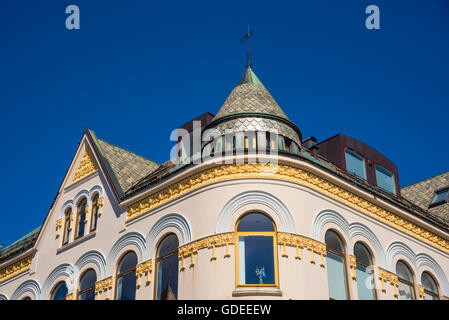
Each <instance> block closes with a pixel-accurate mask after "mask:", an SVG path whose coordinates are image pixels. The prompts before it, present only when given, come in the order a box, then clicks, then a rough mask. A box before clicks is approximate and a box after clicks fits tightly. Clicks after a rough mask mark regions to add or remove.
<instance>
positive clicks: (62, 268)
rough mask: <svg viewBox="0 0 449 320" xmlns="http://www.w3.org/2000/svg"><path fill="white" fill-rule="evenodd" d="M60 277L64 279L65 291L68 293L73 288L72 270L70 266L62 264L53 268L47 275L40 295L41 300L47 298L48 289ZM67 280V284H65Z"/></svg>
mask: <svg viewBox="0 0 449 320" xmlns="http://www.w3.org/2000/svg"><path fill="white" fill-rule="evenodd" d="M61 276H62V277H64V278H65V282H66V285H67V289H68V290H69V292H70V290H71V289H72V287H73V280H74V268H73V266H72V265H71V264H68V263H64V264H61V265H59V266H57V267H56V268H54V269H53V271H52V272H50V274H49V275H48V277H47V279H46V280H45V282H44V285H43V286H42V294H41V298H42V299H47V298H48V294H49V291H50V288H51V287H52V286H53V285H55V283H54V282H55V281H56V279H57V278H59V277H61ZM67 280H68V281H69V282H67Z"/></svg>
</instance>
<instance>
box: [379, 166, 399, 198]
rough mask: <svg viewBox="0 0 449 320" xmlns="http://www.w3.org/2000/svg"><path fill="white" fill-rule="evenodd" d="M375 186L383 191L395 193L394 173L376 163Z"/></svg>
mask: <svg viewBox="0 0 449 320" xmlns="http://www.w3.org/2000/svg"><path fill="white" fill-rule="evenodd" d="M376 180H377V186H378V187H379V188H381V189H384V190H385V191H388V192H390V193H393V194H396V188H395V186H394V175H393V174H392V173H391V172H390V171H388V170H387V169H385V168H384V167H382V166H379V165H377V164H376Z"/></svg>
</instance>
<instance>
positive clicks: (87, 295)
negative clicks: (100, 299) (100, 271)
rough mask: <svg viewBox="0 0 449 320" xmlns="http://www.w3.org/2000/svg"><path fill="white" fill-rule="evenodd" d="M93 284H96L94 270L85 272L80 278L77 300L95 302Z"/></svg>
mask: <svg viewBox="0 0 449 320" xmlns="http://www.w3.org/2000/svg"><path fill="white" fill-rule="evenodd" d="M95 282H97V274H96V273H95V270H93V269H89V270H87V271H86V272H85V273H84V274H83V276H82V277H81V281H80V289H79V291H78V300H95Z"/></svg>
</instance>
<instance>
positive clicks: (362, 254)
mask: <svg viewBox="0 0 449 320" xmlns="http://www.w3.org/2000/svg"><path fill="white" fill-rule="evenodd" d="M354 256H355V258H356V259H357V262H361V263H363V264H365V265H368V266H369V265H371V255H370V253H369V251H368V249H367V248H366V247H365V246H364V245H363V244H361V243H360V242H357V243H356V244H355V245H354Z"/></svg>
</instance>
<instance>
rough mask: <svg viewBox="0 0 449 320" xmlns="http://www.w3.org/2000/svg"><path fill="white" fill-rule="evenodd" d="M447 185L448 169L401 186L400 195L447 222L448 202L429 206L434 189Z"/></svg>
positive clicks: (448, 217) (448, 218) (448, 181)
mask: <svg viewBox="0 0 449 320" xmlns="http://www.w3.org/2000/svg"><path fill="white" fill-rule="evenodd" d="M447 186H449V171H447V172H444V173H441V174H439V175H436V176H433V177H430V178H427V179H425V180H422V181H419V182H416V183H414V184H411V185H409V186H406V187H404V188H401V195H402V197H404V198H406V199H407V200H409V201H410V202H412V203H413V204H415V205H417V206H418V207H420V208H422V209H423V210H426V211H428V212H430V213H431V214H432V215H434V216H437V217H439V218H441V219H443V220H445V221H447V222H448V223H449V203H445V204H441V205H438V206H435V207H430V208H429V204H430V202H431V201H432V199H433V196H434V193H435V190H438V189H441V188H444V187H447Z"/></svg>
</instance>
